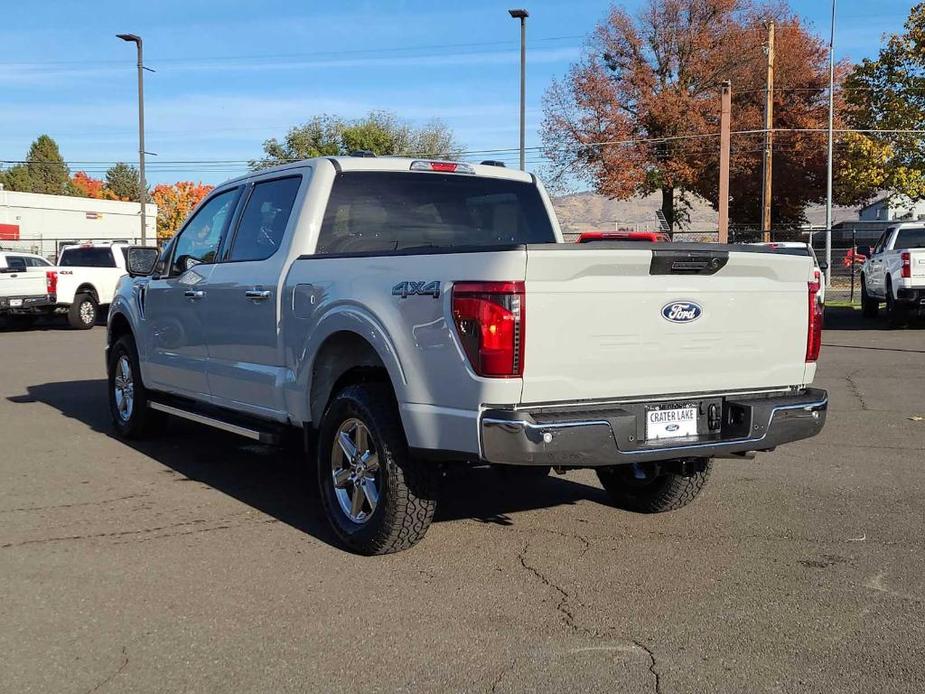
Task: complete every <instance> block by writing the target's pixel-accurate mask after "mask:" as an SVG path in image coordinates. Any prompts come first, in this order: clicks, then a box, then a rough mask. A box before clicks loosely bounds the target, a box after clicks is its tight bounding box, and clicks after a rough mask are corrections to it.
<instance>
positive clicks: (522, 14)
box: [508, 10, 530, 171]
mask: <svg viewBox="0 0 925 694" xmlns="http://www.w3.org/2000/svg"><path fill="white" fill-rule="evenodd" d="M508 14H510V15H511V17H513V18H514V19H519V20H520V170H521V171H523V170H525V169H526V164H525V161H524V159H525V157H524V150H525V147H524V145H525V140H526V113H527V17H529V16H530V13H529V12H527V11H526V10H508Z"/></svg>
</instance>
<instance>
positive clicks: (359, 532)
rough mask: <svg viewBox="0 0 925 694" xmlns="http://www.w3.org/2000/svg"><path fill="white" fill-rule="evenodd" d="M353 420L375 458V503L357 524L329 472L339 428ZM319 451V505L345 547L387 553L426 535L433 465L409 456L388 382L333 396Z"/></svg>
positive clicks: (321, 429)
mask: <svg viewBox="0 0 925 694" xmlns="http://www.w3.org/2000/svg"><path fill="white" fill-rule="evenodd" d="M351 421H359V422H361V423H362V424H363V425H364V426H365V428H366V430H367V432H366V436H368V437H369V438H370V439H371V442H372V445H373V446H374V447H375V451H376V454H377V460H378V466H377V468H376V472H374V473H372V474H373V476H374V477H375V483H376V488H377V489H378V502H377V504H376V506H375V507H374V508H373V509H372V511H371V512H369V514H368V517H366V518H365V519H363V520H362V521H361V522H355V521H354V520H352V519H351V518H350V516H349V515H348V514H347V512H346V511H345V510H344V509H343V508H342V507H341V501H339V499H338V495H337V494H338V490H337V489H335V482H334V474H333V472H334V460H335V458H334V455H335V452H334V445H335V441H336V439H337V437H338V434H339V432H340V431H341V429H342V427H344V426H349V424H350V422H351ZM369 450H372V448H370V449H369ZM317 451H318V456H317V461H316V464H317V470H318V487H319V490H320V493H321V504H322V507H323V508H324V512H325V515H326V516H327V518H328V521H329V522H330V524H331V527H332V528H333V530H334V532H335V534H336V535H337V537H338V538H339V539H340V540H341V542H343V544H344V545H346V546H347V547H348V548H349V549H351V550H352V551H354V552H357V553H359V554H366V555H374V554H389V553H391V552H399V551H401V550H404V549H408V548H409V547H411V546H413V545H414V544H416V543H417V542H419V541H420V540H421V539H422V538H423V537H424V535H425V533H427V529H428V528H429V527H430V523H431V521H432V520H433V517H434V510H435V508H436V487H437V476H436V474H435V470H434V469H433V467H432V465H431V464H428V463H426V462H422V461H419V460H416V459H415V458H413V457H412V456H411V455H410V454H409V451H408V444H407V443H406V441H405V434H404V431H403V429H402V426H401V420H400V418H399V416H398V406H397V404H396V402H395V397H394V395H393V394H392V390H391V389H390V388H389V386H387V385H385V384H378V383H368V384H363V385H353V386H348V387H346V388H344V389H343V390H342V391H340V392H339V393H338V394H337V395H336V396H334V398H333V399H332V400H331V402H330V403H329V404H328V407H327V409H326V410H325V412H324V416H323V417H322V419H321V426H320V427H319V431H318V448H317ZM337 455H338V456H339V455H340V453H339V452H338V453H337ZM367 474H368V473H367ZM345 485H346V488H342V489H341V490H340V491H342V492H346V493H348V494H349V491H348V490H350V489H352V490H353V494H356V493H357V492H356V487H355V486H353V485H352V483H342V487H344V486H345ZM367 503H368V501H367ZM364 508H365V507H364ZM364 513H365V510H364ZM357 515H359V514H357Z"/></svg>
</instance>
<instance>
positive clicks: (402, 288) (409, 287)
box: [392, 280, 440, 299]
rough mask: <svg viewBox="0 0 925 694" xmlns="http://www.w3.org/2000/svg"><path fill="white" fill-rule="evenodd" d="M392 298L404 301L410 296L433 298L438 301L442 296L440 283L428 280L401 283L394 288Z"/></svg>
mask: <svg viewBox="0 0 925 694" xmlns="http://www.w3.org/2000/svg"><path fill="white" fill-rule="evenodd" d="M392 296H400V297H401V298H402V299H407V298H408V297H409V296H432V297H434V298H435V299H436V298H438V297H439V296H440V283H439V282H436V281H434V282H428V281H427V280H424V281H423V282H412V281H405V282H399V283H398V284H396V285H395V286H394V287H392Z"/></svg>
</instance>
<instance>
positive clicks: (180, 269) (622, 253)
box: [107, 157, 827, 554]
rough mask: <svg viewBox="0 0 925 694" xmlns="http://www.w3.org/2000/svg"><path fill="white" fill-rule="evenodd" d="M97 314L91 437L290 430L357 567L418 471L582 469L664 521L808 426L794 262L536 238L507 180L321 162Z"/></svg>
mask: <svg viewBox="0 0 925 694" xmlns="http://www.w3.org/2000/svg"><path fill="white" fill-rule="evenodd" d="M128 270H129V273H130V275H129V276H127V277H125V278H123V279H122V281H121V282H120V284H119V287H118V290H117V292H116V296H115V298H114V299H113V301H112V304H111V306H110V310H109V334H108V347H107V366H108V373H109V380H108V389H109V397H110V409H111V413H112V418H113V422H114V425H115V427H116V429H117V431H118V432H119V433H120V434H121V435H123V436H126V437H136V436H142V435H146V434H151V433H153V432H155V431H157V429H158V427H159V425H160V424H161V423H162V422H163V420H164V416H165V414H170V415H174V416H179V417H184V418H187V419H190V420H193V421H196V422H200V423H202V424H206V425H210V426H214V427H218V428H221V429H225V430H228V431H232V432H235V433H237V434H240V435H243V436H248V437H251V438H253V439H256V440H260V441H265V442H273V441H276V440H278V438H279V437H280V436H281V435H282V434H284V433H285V432H286V431H288V430H292V429H296V430H301V431H302V432H303V433H304V435H305V441H306V443H307V444H308V445H309V447H310V448H309V450H310V451H312V452H313V454H314V455H313V456H312V457H313V459H314V460H315V461H316V463H317V465H316V468H317V475H318V482H319V485H320V490H321V499H322V504H323V506H324V509H325V512H326V515H327V517H328V519H329V520H330V523H331V525H332V527H333V528H334V530H335V532H336V533H337V535H338V536H339V537H340V538H341V540H342V541H343V542H344V543H345V544H346V545H347V546H348V547H349V548H351V549H353V550H354V551H358V552H361V553H367V554H379V553H386V552H393V551H397V550H400V549H404V548H407V547H410V546H411V545H413V544H414V543H415V542H417V541H418V540H419V539H420V538H421V537H422V536H423V535H424V533H425V531H426V530H427V527H428V525H429V524H430V522H431V519H432V517H433V513H434V508H435V503H436V482H437V479H438V475H437V474H436V473H437V470H438V469H439V466H440V465H442V464H448V463H469V464H495V465H505V466H521V468H522V469H526V468H532V469H534V470H538V471H539V472H541V473H545V472H548V471H549V469H550V467H554V468H556V469H557V471H564V470H570V469H577V468H593V469H595V470H596V471H597V474H598V477H599V479H600V481H601V483H602V485H603V486H604V488H605V489H606V490H607V491H608V492H609V494H610V496H611V498H612V499H613V501H614V503H615V504H617V505H618V506H621V507H623V508H627V509H632V510H636V511H642V512H658V511H667V510H671V509H675V508H679V507H681V506H683V505H685V504H686V503H688V502H689V501H690V500H691V499H693V497H694V496H695V495H696V494H697V493H698V492H699V491H700V489H701V488H702V487H703V485H704V484H705V482H706V480H707V477H708V475H709V473H710V468H711V464H712V463H711V461H712V459H713V458H716V457H730V458H740V459H741V458H744V457H750V456H751V455H753V454H754V452H755V451H767V450H772V449H774V448H775V447H776V446H778V445H781V444H784V443H787V442H789V441H794V440H797V439H802V438H807V437H810V436H814V435H815V434H817V433H818V432H819V431H820V430H821V428H822V426H823V424H824V422H825V415H826V410H827V395H826V393H825V391H823V390H820V389H816V388H812V387H810V385H809V384H810V383H811V382H812V380H813V376H814V373H815V370H816V363H815V362H816V359H817V356H818V354H819V346H820V338H821V319H822V307H821V304H820V302H819V301H818V292H819V284H818V281H817V280H816V278H815V276H814V269H813V264H812V260H811V259H810V258H809V257H808V256H794V255H784V254H780V253H775V252H772V251H769V250H766V249H763V248H757V247H749V246H721V245H704V244H665V243H656V244H649V243H639V242H629V243H625V242H603V243H600V244H569V243H563V242H562V235H561V233H560V230H559V227H558V224H557V222H556V219H555V215H554V213H553V209H552V205H551V203H550V201H549V198H548V197H547V195H546V192H545V191H544V189H543V187H542V185H541V184H540V183H539V182H538V181H537V180H536V179H535V178H534V177H533V176H531V175H530V174H527V173H523V172H520V171H511V170H508V169H504V168H501V167H497V166H482V165H478V166H477V165H471V164H465V163H455V162H443V161H423V160H415V161H412V160H410V159H399V158H381V159H376V158H350V157H344V158H331V159H327V158H321V159H313V160H308V161H303V162H298V163H294V164H290V165H286V166H283V167H279V168H275V169H270V170H265V171H260V172H255V173H252V174H250V175H248V176H245V177H242V178H237V179H234V180H231V181H228V182H227V183H224V184H223V185H220V186H219V187H218V188H216V189H215V190H214V191H213V192H212V193H211V194H210V195H209V197H207V198H206V199H205V200H204V201H203V202H202V203H200V205H199V207H198V208H197V209H196V211H195V212H194V213H193V214H192V216H191V217H190V219H189V220H188V221H187V222H186V223H185V225H184V227H183V228H182V229H181V230H180V232H179V233H178V235H177V236H176V237H174V239H173V240H172V241H171V242H170V244H169V245H168V246H167V247H166V248H165V249H164V251H163V252H162V253H161V254H160V256H159V257H158V255H157V251H156V250H152V249H144V248H132V249H130V250H129V251H128Z"/></svg>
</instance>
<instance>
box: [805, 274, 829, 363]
mask: <svg viewBox="0 0 925 694" xmlns="http://www.w3.org/2000/svg"><path fill="white" fill-rule="evenodd" d="M807 285H808V287H809V318H808V325H807V331H806V361H808V362H811V361H816V360H817V359H818V358H819V350H820V349H821V347H822V316H823V310H824V308H825V307H824V306H823V305H822V301H821V300H820V298H819V289H820V287H821V286H822V285H821V283H820V282H819V281H818V279H817V280H816V281H815V282H808V283H807Z"/></svg>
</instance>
